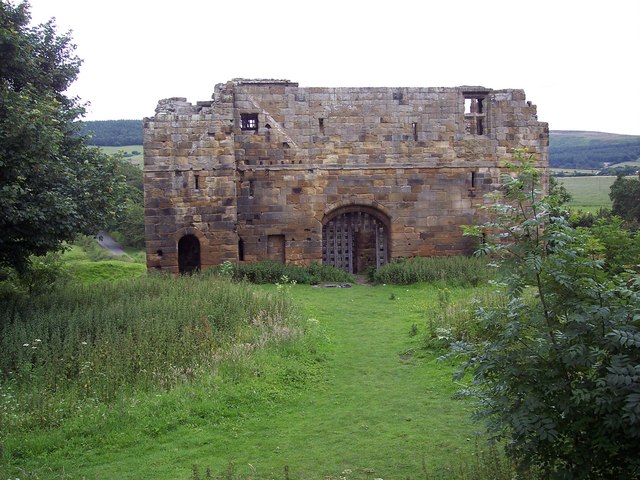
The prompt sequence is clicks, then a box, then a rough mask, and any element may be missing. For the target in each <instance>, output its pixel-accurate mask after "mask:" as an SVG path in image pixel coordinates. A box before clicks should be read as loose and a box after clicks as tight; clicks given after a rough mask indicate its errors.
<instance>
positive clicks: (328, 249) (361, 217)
mask: <svg viewBox="0 0 640 480" xmlns="http://www.w3.org/2000/svg"><path fill="white" fill-rule="evenodd" d="M387 257H388V240H387V229H386V227H385V226H384V224H383V223H382V221H380V220H379V219H378V218H376V217H374V216H373V215H371V214H369V213H367V212H363V211H351V212H345V213H343V214H341V215H338V216H336V217H335V218H333V219H332V220H330V221H329V222H328V223H327V224H326V225H325V226H324V228H323V230H322V261H323V263H326V264H329V265H333V266H335V267H337V268H341V269H343V270H345V271H347V272H349V273H362V272H364V271H365V270H366V269H367V268H369V267H375V268H378V267H380V266H381V265H384V264H385V263H387Z"/></svg>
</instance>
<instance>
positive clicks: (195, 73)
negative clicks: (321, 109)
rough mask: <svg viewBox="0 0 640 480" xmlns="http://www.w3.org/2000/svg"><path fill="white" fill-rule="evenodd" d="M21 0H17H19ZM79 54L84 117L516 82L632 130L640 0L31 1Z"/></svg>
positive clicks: (565, 111)
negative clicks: (230, 92)
mask: <svg viewBox="0 0 640 480" xmlns="http://www.w3.org/2000/svg"><path fill="white" fill-rule="evenodd" d="M13 2H14V3H20V2H19V0H13ZM29 3H30V4H31V13H32V18H33V22H34V23H42V22H44V21H46V20H48V19H50V18H52V17H55V18H56V24H57V27H58V32H59V33H64V32H66V31H68V30H72V37H73V40H74V42H75V43H76V45H77V50H76V53H77V54H78V56H79V57H80V58H82V59H83V60H84V64H83V66H82V69H81V72H80V76H79V78H78V80H77V81H76V83H75V84H74V86H73V88H72V90H71V91H70V92H69V93H70V94H73V95H78V96H80V97H81V98H82V99H83V100H85V101H88V102H90V103H91V105H90V107H89V109H88V112H89V114H88V115H87V117H86V119H88V120H110V119H121V118H125V119H134V118H143V117H150V116H153V115H154V110H155V107H156V104H157V102H158V100H159V99H162V98H168V97H187V100H189V101H191V102H193V103H195V102H197V101H199V100H208V99H210V98H211V94H212V93H213V90H214V86H215V84H217V83H222V82H225V81H227V80H230V79H232V78H238V77H241V78H278V79H289V80H292V81H295V82H298V83H299V84H300V86H303V87H351V86H354V87H374V86H385V87H439V86H446V87H453V86H459V85H480V86H485V87H488V88H494V89H501V88H523V89H524V90H525V92H526V94H527V99H528V100H531V101H532V102H533V103H534V104H536V105H537V106H538V118H539V119H540V120H541V121H545V122H548V123H549V127H550V128H551V129H552V130H592V131H601V132H611V133H624V134H635V135H640V1H638V0H607V1H603V0H576V1H574V0H530V1H519V0H504V1H503V0H484V1H480V0H437V1H434V0H414V1H409V0H388V1H378V0H313V1H307V0H181V1H177V0H168V1H165V0H108V1H107V0H30V1H29Z"/></svg>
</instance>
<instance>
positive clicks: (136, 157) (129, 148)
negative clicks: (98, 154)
mask: <svg viewBox="0 0 640 480" xmlns="http://www.w3.org/2000/svg"><path fill="white" fill-rule="evenodd" d="M100 150H102V151H103V152H104V153H106V154H107V155H115V154H116V153H122V154H124V155H126V158H127V160H129V161H130V162H131V163H133V164H134V165H142V164H143V163H144V154H143V151H144V150H143V148H142V145H123V146H121V147H100ZM133 152H138V153H135V154H134V153H133Z"/></svg>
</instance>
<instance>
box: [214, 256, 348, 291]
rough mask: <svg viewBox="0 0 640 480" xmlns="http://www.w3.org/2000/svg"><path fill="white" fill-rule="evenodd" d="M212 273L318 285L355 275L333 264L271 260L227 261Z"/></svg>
mask: <svg viewBox="0 0 640 480" xmlns="http://www.w3.org/2000/svg"><path fill="white" fill-rule="evenodd" d="M210 270H211V272H212V273H214V274H218V275H222V276H227V277H228V276H230V277H232V278H233V279H235V280H247V281H249V282H251V283H258V284H262V283H273V284H275V283H278V282H280V280H281V279H282V277H287V278H288V279H289V281H290V282H295V283H303V284H307V285H316V284H318V283H322V282H344V283H353V282H354V281H355V279H354V278H353V275H350V274H348V273H346V272H345V271H343V270H340V269H338V268H335V267H332V266H331V265H321V264H319V263H312V264H311V265H308V266H304V265H292V264H285V263H280V262H275V261H271V260H264V261H261V262H254V263H243V264H232V263H231V262H225V263H223V264H222V265H220V266H218V267H216V268H213V269H210Z"/></svg>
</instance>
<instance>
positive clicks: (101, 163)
mask: <svg viewBox="0 0 640 480" xmlns="http://www.w3.org/2000/svg"><path fill="white" fill-rule="evenodd" d="M29 21H30V14H29V5H28V3H26V2H25V3H22V4H21V5H18V6H13V5H12V3H10V2H6V1H4V0H2V1H0V265H1V264H4V265H9V266H12V267H14V268H17V269H20V270H24V268H25V267H26V265H27V264H28V261H29V260H28V259H29V256H30V255H32V254H35V255H43V254H45V253H47V252H49V251H55V250H58V249H60V248H61V246H62V244H63V242H65V241H69V240H72V239H73V237H74V236H75V235H76V234H78V233H86V234H92V233H95V232H96V231H97V230H98V229H99V228H100V227H101V226H102V225H104V224H105V223H106V222H108V221H109V219H110V218H112V217H114V216H115V214H116V213H117V210H118V195H119V194H121V193H122V185H121V184H122V182H121V177H120V176H119V175H117V174H116V173H117V163H118V162H117V160H116V159H113V158H111V157H108V156H106V155H103V154H101V153H100V152H99V150H98V149H97V148H90V147H88V146H87V144H86V138H85V137H83V136H82V135H80V134H79V133H78V130H79V122H77V121H76V120H77V119H78V118H79V117H81V116H82V115H83V114H84V107H83V105H82V104H81V103H80V100H79V99H78V98H75V97H74V98H71V97H68V96H66V95H65V93H64V92H65V91H66V90H67V88H68V87H69V85H70V84H71V83H72V82H73V81H74V80H75V79H76V76H77V74H78V71H79V67H80V64H81V61H80V59H79V58H78V57H77V56H75V55H74V49H75V46H74V45H73V44H72V43H71V38H70V36H69V35H68V34H66V35H58V34H57V33H56V30H55V25H54V23H53V21H49V22H48V23H45V24H42V25H38V26H34V27H30V26H29Z"/></svg>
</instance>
